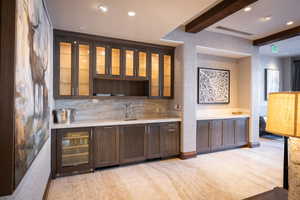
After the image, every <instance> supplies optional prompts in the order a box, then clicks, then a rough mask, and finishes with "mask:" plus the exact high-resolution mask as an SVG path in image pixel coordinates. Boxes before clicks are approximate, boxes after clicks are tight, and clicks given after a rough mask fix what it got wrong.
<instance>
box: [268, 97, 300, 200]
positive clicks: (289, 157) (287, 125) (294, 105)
mask: <svg viewBox="0 0 300 200" xmlns="http://www.w3.org/2000/svg"><path fill="white" fill-rule="evenodd" d="M266 131H268V132H270V133H274V134H276V135H281V136H284V137H285V148H284V151H285V155H284V184H283V185H284V188H286V189H288V199H289V200H299V199H300V92H279V93H271V94H269V98H268V113H267V126H266ZM288 137H289V139H288V140H287V138H288ZM288 144H289V148H288V147H287V145H288Z"/></svg>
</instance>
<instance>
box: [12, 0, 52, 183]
mask: <svg viewBox="0 0 300 200" xmlns="http://www.w3.org/2000/svg"><path fill="white" fill-rule="evenodd" d="M16 24H17V26H16V27H17V32H16V61H15V62H16V64H15V65H16V67H15V93H16V95H15V96H16V97H15V185H18V183H19V182H20V181H21V180H22V178H23V177H24V175H25V173H26V171H27V170H28V168H29V167H30V165H31V163H32V162H33V160H34V159H35V157H36V156H37V155H38V153H39V151H40V150H41V148H42V147H43V145H44V144H45V142H46V141H47V139H48V137H49V110H50V108H49V99H48V88H49V80H50V72H49V71H50V57H51V53H50V47H51V45H50V44H51V31H52V27H51V24H50V21H49V18H48V15H47V11H46V8H45V5H44V2H43V1H42V0H18V1H17V18H16Z"/></svg>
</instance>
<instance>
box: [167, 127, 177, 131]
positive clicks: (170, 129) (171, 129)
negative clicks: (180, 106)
mask: <svg viewBox="0 0 300 200" xmlns="http://www.w3.org/2000/svg"><path fill="white" fill-rule="evenodd" d="M168 131H170V132H175V131H176V130H175V129H173V128H169V129H168Z"/></svg>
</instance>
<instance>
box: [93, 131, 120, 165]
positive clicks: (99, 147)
mask: <svg viewBox="0 0 300 200" xmlns="http://www.w3.org/2000/svg"><path fill="white" fill-rule="evenodd" d="M118 164H119V133H118V127H117V126H109V127H97V128H95V131H94V166H95V168H97V167H107V166H112V165H118Z"/></svg>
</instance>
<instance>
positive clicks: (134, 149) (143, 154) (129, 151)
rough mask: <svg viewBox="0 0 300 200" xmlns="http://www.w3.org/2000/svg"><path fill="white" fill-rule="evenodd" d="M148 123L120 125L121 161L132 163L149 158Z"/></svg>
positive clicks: (122, 162)
mask: <svg viewBox="0 0 300 200" xmlns="http://www.w3.org/2000/svg"><path fill="white" fill-rule="evenodd" d="M146 143H147V136H146V125H128V126H121V127H120V163H121V164H124V163H131V162H138V161H143V160H146V158H147V144H146Z"/></svg>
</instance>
